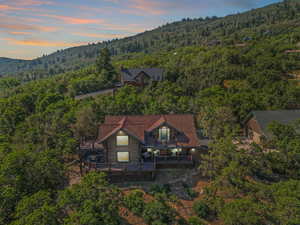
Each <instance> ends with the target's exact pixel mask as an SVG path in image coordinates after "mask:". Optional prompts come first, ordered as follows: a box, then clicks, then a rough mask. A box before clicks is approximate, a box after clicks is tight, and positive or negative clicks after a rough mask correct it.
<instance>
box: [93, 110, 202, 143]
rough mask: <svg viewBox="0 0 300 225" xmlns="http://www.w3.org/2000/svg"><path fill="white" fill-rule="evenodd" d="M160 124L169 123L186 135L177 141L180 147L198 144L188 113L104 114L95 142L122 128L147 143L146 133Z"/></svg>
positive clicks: (100, 141)
mask: <svg viewBox="0 0 300 225" xmlns="http://www.w3.org/2000/svg"><path fill="white" fill-rule="evenodd" d="M162 125H169V126H170V127H171V128H174V129H176V130H177V131H179V132H182V133H183V134H184V135H185V136H186V137H187V141H184V142H178V143H177V145H179V146H182V147H197V146H199V145H200V144H199V140H198V137H197V132H196V128H195V123H194V116H193V115H189V114H184V115H178V114H172V115H145V116H144V115H143V116H106V117H105V122H104V123H103V124H102V125H100V127H99V137H98V140H97V142H98V143H102V142H104V141H105V140H107V139H108V138H109V137H111V136H112V135H114V134H116V133H117V132H118V131H119V130H122V131H125V132H126V133H127V134H129V135H131V136H133V137H135V138H136V139H138V140H139V141H140V142H141V143H143V144H147V143H146V141H147V140H146V133H147V132H151V131H152V130H154V129H156V128H158V127H160V126H162Z"/></svg>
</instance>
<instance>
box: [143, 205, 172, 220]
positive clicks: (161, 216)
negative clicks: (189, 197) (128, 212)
mask: <svg viewBox="0 0 300 225" xmlns="http://www.w3.org/2000/svg"><path fill="white" fill-rule="evenodd" d="M143 218H144V219H145V221H146V222H147V223H148V224H150V225H154V224H172V222H173V221H174V219H175V214H174V209H172V208H171V207H170V206H168V205H167V204H166V203H163V202H161V201H152V202H149V203H147V204H146V205H145V209H144V212H143Z"/></svg>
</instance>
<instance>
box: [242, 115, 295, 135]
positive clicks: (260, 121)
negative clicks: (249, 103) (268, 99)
mask: <svg viewBox="0 0 300 225" xmlns="http://www.w3.org/2000/svg"><path fill="white" fill-rule="evenodd" d="M252 118H253V119H254V120H255V121H256V126H257V129H258V130H260V131H261V133H262V134H264V135H266V136H267V137H270V136H271V134H270V133H269V132H268V126H269V124H270V123H271V122H273V121H276V122H279V123H281V124H286V125H287V124H291V123H293V122H296V121H297V120H300V110H275V111H252V112H251V113H250V117H249V118H248V120H247V121H246V122H248V121H249V120H250V119H252Z"/></svg>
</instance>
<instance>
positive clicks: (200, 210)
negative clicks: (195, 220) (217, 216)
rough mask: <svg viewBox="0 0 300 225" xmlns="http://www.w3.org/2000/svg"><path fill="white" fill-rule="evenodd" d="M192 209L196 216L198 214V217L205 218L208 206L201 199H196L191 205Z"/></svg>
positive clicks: (207, 213)
mask: <svg viewBox="0 0 300 225" xmlns="http://www.w3.org/2000/svg"><path fill="white" fill-rule="evenodd" d="M193 209H194V211H195V213H196V214H197V216H199V217H200V218H203V219H205V218H207V217H208V215H209V207H208V205H207V204H206V203H205V202H204V201H202V200H198V201H196V202H195V203H194V205H193Z"/></svg>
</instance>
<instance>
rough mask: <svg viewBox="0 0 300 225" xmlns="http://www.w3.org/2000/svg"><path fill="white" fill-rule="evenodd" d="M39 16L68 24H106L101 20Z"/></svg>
mask: <svg viewBox="0 0 300 225" xmlns="http://www.w3.org/2000/svg"><path fill="white" fill-rule="evenodd" d="M39 16H45V17H49V18H54V19H57V20H61V21H63V22H65V23H67V24H101V23H103V22H104V20H101V19H85V18H77V17H70V16H60V15H49V14H41V15H39Z"/></svg>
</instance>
